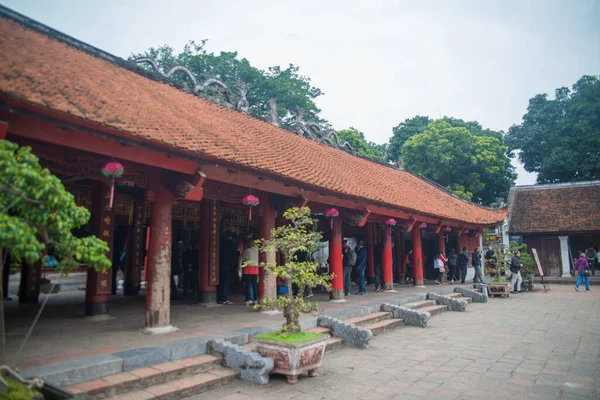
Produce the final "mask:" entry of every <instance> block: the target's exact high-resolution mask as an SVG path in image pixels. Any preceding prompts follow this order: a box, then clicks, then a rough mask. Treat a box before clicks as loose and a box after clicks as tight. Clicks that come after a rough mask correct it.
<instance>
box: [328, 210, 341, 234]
mask: <svg viewBox="0 0 600 400" xmlns="http://www.w3.org/2000/svg"><path fill="white" fill-rule="evenodd" d="M325 216H326V217H327V218H329V220H330V221H329V226H330V227H331V229H333V219H334V218H337V217H339V216H340V212H339V211H338V209H337V208H328V209H327V210H325Z"/></svg>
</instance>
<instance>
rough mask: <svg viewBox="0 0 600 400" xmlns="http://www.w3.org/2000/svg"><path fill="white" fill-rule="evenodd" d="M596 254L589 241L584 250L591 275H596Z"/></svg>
mask: <svg viewBox="0 0 600 400" xmlns="http://www.w3.org/2000/svg"><path fill="white" fill-rule="evenodd" d="M596 254H597V253H596V249H595V248H594V246H593V245H592V244H591V243H590V247H588V248H587V249H586V250H585V258H586V259H587V262H588V264H589V265H590V268H591V269H592V275H596Z"/></svg>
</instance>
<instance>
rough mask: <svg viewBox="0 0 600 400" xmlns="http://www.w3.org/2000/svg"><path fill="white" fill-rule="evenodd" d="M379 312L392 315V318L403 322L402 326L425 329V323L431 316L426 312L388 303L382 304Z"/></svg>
mask: <svg viewBox="0 0 600 400" xmlns="http://www.w3.org/2000/svg"><path fill="white" fill-rule="evenodd" d="M381 311H385V312H389V313H392V317H393V318H399V319H402V320H404V324H406V325H410V326H420V327H423V328H426V327H427V322H429V318H431V314H429V313H428V312H426V311H419V310H413V309H412V308H406V307H402V306H397V305H395V304H390V303H384V304H382V305H381Z"/></svg>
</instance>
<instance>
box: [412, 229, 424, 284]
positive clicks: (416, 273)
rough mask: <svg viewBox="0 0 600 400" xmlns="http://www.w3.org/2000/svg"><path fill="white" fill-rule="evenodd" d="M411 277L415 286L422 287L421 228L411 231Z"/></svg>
mask: <svg viewBox="0 0 600 400" xmlns="http://www.w3.org/2000/svg"><path fill="white" fill-rule="evenodd" d="M412 246H413V248H412V252H413V277H414V281H415V286H423V250H422V245H421V228H420V227H418V226H415V227H414V228H413V230H412Z"/></svg>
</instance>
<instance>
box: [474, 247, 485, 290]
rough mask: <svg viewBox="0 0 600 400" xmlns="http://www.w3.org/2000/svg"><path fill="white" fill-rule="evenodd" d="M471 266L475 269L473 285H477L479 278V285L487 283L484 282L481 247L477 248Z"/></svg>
mask: <svg viewBox="0 0 600 400" xmlns="http://www.w3.org/2000/svg"><path fill="white" fill-rule="evenodd" d="M471 264H472V265H473V268H474V269H475V276H474V277H473V283H475V282H476V281H477V278H479V283H485V282H484V281H483V272H482V271H481V269H482V268H481V247H479V246H477V247H476V248H475V251H474V252H473V255H472V257H471Z"/></svg>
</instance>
